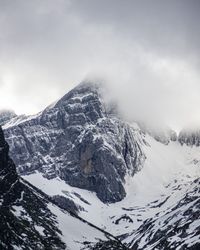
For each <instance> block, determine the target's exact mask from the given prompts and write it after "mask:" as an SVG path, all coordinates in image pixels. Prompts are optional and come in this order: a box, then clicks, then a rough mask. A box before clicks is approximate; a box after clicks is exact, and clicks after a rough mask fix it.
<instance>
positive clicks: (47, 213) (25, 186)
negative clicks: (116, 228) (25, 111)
mask: <svg viewBox="0 0 200 250" xmlns="http://www.w3.org/2000/svg"><path fill="white" fill-rule="evenodd" d="M8 149H9V147H8V144H7V143H6V141H5V139H4V135H3V132H2V129H1V127H0V218H1V219H0V220H1V223H0V249H2V250H4V249H5V250H19V249H28V250H35V249H38V250H40V249H41V250H43V249H49V250H51V249H52V250H56V249H58V250H61V249H71V250H75V249H77V250H78V249H93V247H95V249H98V247H100V246H101V247H104V245H110V244H111V245H114V246H116V247H117V248H118V249H122V250H123V249H124V250H125V249H126V247H124V246H123V244H121V242H120V241H119V240H117V239H115V238H114V237H113V236H112V235H110V234H108V233H106V232H104V231H102V230H100V229H98V228H97V227H95V226H93V225H92V224H89V223H88V222H86V221H84V220H83V219H81V218H79V217H78V216H76V215H75V214H73V213H72V212H71V213H68V212H66V210H63V209H62V210H61V209H60V208H59V207H58V206H56V202H54V200H53V199H50V198H49V197H48V196H47V195H46V194H44V193H43V192H41V191H40V190H38V189H36V188H35V187H34V186H32V185H31V184H29V183H28V182H26V181H25V180H23V179H21V178H20V177H19V176H18V174H17V172H16V168H15V165H14V163H13V161H12V160H11V159H10V158H9V156H8Z"/></svg>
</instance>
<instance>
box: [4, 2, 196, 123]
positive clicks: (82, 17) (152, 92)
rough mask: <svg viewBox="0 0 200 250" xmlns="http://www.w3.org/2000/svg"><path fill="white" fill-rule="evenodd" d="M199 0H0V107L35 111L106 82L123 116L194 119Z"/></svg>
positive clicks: (26, 111)
mask: <svg viewBox="0 0 200 250" xmlns="http://www.w3.org/2000/svg"><path fill="white" fill-rule="evenodd" d="M199 10H200V3H199V1H195V0H191V1H185V0H176V1H158V0H150V1H149V0H148V1H145V0H144V1H130V0H127V1H125V2H124V1H123V3H122V1H121V0H116V1H112V0H111V1H105V0H103V1H93V0H84V1H76V0H73V1H70V0H69V1H68V0H65V1H64V0H57V1H53V0H48V1H46V0H44V1H39V0H35V1H31V0H17V1H3V0H0V28H1V34H0V108H12V109H15V110H16V112H17V113H28V114H30V113H35V112H38V111H40V110H41V109H42V108H44V107H45V106H47V105H48V104H50V103H51V102H53V101H55V100H56V99H57V98H59V97H61V96H62V95H64V94H65V93H66V92H67V91H68V90H70V89H71V88H72V87H74V86H75V85H76V84H78V83H79V82H81V81H82V80H83V79H85V78H88V77H91V75H92V76H94V75H96V76H97V75H98V76H100V77H102V78H105V79H106V82H107V83H108V84H107V87H108V89H109V90H110V95H111V96H113V97H115V98H116V99H117V100H118V101H119V103H120V107H121V110H122V112H124V113H125V115H127V116H128V117H133V119H134V118H135V117H137V119H147V120H151V121H154V122H155V123H156V122H160V121H162V122H165V123H167V124H169V125H171V126H172V127H175V128H181V127H183V126H185V125H187V124H188V123H199V122H200V115H199V107H200V83H199V79H200V78H199V66H200V61H199V60H200V46H199V44H200V41H199V40H200V30H199V28H198V23H199Z"/></svg>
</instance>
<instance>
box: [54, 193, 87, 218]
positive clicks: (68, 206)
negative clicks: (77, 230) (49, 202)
mask: <svg viewBox="0 0 200 250" xmlns="http://www.w3.org/2000/svg"><path fill="white" fill-rule="evenodd" d="M52 199H53V200H54V202H55V203H56V204H57V205H58V206H59V207H60V208H62V209H65V210H66V211H68V212H69V213H71V212H72V213H75V214H78V212H79V211H80V210H83V208H82V207H80V206H79V205H77V204H76V203H75V202H74V201H73V200H72V199H69V198H67V197H64V196H62V195H55V196H53V197H52Z"/></svg>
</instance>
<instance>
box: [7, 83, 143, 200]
mask: <svg viewBox="0 0 200 250" xmlns="http://www.w3.org/2000/svg"><path fill="white" fill-rule="evenodd" d="M111 110H112V109H110V108H109V107H108V106H106V105H105V103H104V101H103V99H102V95H101V89H100V88H99V86H96V85H94V84H90V83H82V84H80V85H78V86H77V87H76V88H75V89H73V90H72V91H70V92H69V93H68V94H66V95H65V96H64V97H63V98H62V99H60V100H59V101H58V102H57V103H56V104H54V105H52V106H50V107H48V108H47V109H45V110H44V111H43V112H41V113H40V114H38V115H37V116H35V117H29V118H26V119H24V120H20V121H19V122H16V121H15V125H9V126H8V127H6V126H5V127H4V129H5V134H6V138H7V140H8V143H9V145H10V148H11V155H12V157H13V159H14V162H15V163H16V164H17V165H18V166H19V167H18V172H19V173H21V174H29V173H31V172H33V171H36V170H38V171H40V172H42V173H43V174H44V176H45V177H46V178H54V177H56V176H59V177H60V178H61V179H63V180H65V181H66V182H67V183H68V184H70V185H72V186H75V187H79V188H84V189H87V190H90V191H94V192H96V194H97V196H98V197H99V198H100V199H101V200H102V201H104V202H116V201H119V200H121V199H123V198H124V197H125V195H126V194H125V190H124V181H125V175H126V174H130V175H134V174H135V173H136V172H137V171H138V170H139V169H140V168H141V166H142V163H143V161H144V158H145V157H144V155H143V153H142V150H141V148H140V146H139V143H138V141H139V140H142V139H141V138H142V134H141V132H140V131H139V130H134V129H133V128H131V127H130V126H129V125H128V124H126V123H125V122H123V121H122V120H121V119H119V118H118V117H117V116H116V115H115V114H114V113H112V112H111Z"/></svg>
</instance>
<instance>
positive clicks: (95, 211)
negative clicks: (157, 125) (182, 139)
mask: <svg viewBox="0 0 200 250" xmlns="http://www.w3.org/2000/svg"><path fill="white" fill-rule="evenodd" d="M144 140H145V141H146V143H145V144H143V146H142V150H143V151H144V153H145V156H146V161H145V164H144V167H143V169H142V170H141V171H140V172H138V173H137V174H136V175H135V176H134V177H130V176H128V175H127V178H126V185H125V188H126V193H127V195H126V197H125V198H124V199H123V200H122V201H120V202H117V203H114V204H104V203H103V202H101V201H100V200H99V199H98V198H97V196H96V194H95V193H93V192H89V191H87V190H83V189H79V188H74V187H71V186H69V185H67V184H66V183H65V182H64V181H62V180H60V179H59V178H55V179H53V180H47V179H45V178H44V177H42V175H41V173H35V174H31V175H28V176H26V177H25V178H26V179H27V180H28V181H30V182H31V183H32V184H34V185H36V186H37V187H39V188H40V189H42V190H43V191H44V192H46V193H48V194H49V195H52V196H53V195H56V194H59V195H63V196H66V197H68V198H70V199H72V200H73V201H74V202H75V203H76V204H77V205H79V206H80V207H82V208H83V209H81V210H80V212H79V215H80V216H81V217H83V218H85V219H87V220H89V221H91V222H92V223H94V224H96V225H98V226H99V227H101V228H104V229H106V230H107V231H109V232H111V233H112V234H114V235H124V236H123V237H122V238H123V239H124V242H126V243H127V244H130V245H133V243H131V242H134V238H135V237H139V236H138V234H139V233H138V232H139V231H137V230H140V229H141V228H142V225H143V223H144V222H145V221H146V220H148V219H152V218H154V219H155V220H156V219H157V218H160V216H162V215H163V214H165V213H166V212H170V211H171V210H170V208H171V209H172V208H173V207H175V206H176V205H177V204H179V203H180V201H181V200H182V199H183V198H184V197H185V195H186V194H187V193H189V192H190V190H191V184H192V187H194V188H195V187H196V188H197V190H196V191H195V197H196V199H197V198H199V189H198V188H199V183H198V182H195V180H196V179H197V178H198V177H199V176H200V154H199V148H198V147H188V146H185V145H184V146H181V145H180V144H179V143H178V142H171V143H169V144H168V145H164V144H162V143H160V142H158V141H156V140H155V139H153V138H152V137H150V136H149V135H146V136H145V137H144ZM184 207H185V208H187V203H183V208H182V209H185V208H184ZM177 214H178V212H177ZM180 216H183V215H182V214H181V213H180ZM186 219H187V218H186ZM177 220H178V217H177ZM188 220H189V218H188ZM158 223H159V222H158ZM169 223H175V219H174V218H173V220H172V221H170V222H169ZM185 223H186V222H185ZM192 223H194V224H195V223H196V224H197V225H198V226H200V223H199V215H196V218H195V217H194V218H193V221H191V224H192ZM139 228H140V229H139ZM152 230H154V231H155V229H152ZM134 232H135V234H134ZM139 235H141V232H140V234H139ZM189 238H193V236H192V235H189V234H188V239H189ZM174 240H175V238H172V241H174ZM191 241H192V239H191ZM192 242H194V243H196V242H200V239H199V237H197V236H196V237H195V238H194V239H193V241H192ZM141 244H142V243H141ZM141 249H142V248H141ZM152 249H153V248H152Z"/></svg>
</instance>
